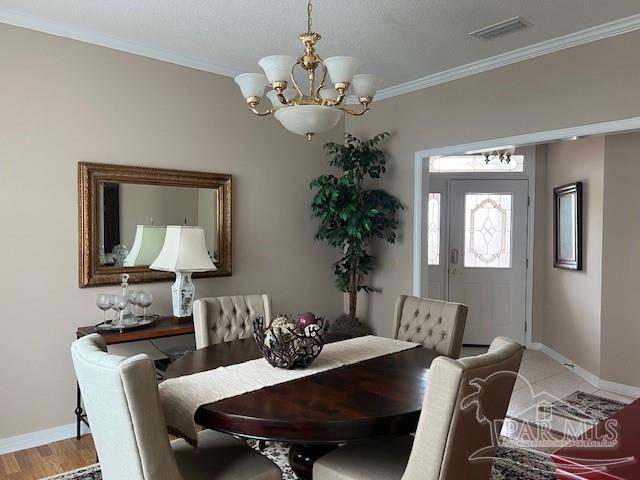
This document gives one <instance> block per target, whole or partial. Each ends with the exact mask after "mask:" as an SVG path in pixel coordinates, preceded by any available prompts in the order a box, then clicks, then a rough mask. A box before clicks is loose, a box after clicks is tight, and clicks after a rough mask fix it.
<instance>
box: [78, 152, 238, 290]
mask: <svg viewBox="0 0 640 480" xmlns="http://www.w3.org/2000/svg"><path fill="white" fill-rule="evenodd" d="M78 187H79V189H78V193H79V239H78V240H79V281H80V287H81V288H85V287H95V286H99V285H116V284H119V283H120V275H121V274H123V273H128V274H129V283H144V282H155V281H162V280H169V279H172V278H173V277H174V274H173V273H171V272H162V271H156V270H151V269H150V268H149V265H150V264H151V262H152V261H153V260H154V259H155V257H156V256H157V254H158V253H159V252H160V249H161V248H162V244H163V242H164V231H165V230H166V227H167V226H168V225H199V226H201V227H203V228H204V231H205V238H206V243H207V250H208V252H209V256H210V257H211V258H212V260H213V263H214V265H215V266H216V268H217V270H215V271H212V272H204V273H196V274H194V277H195V278H199V277H200V278H201V277H220V276H228V275H231V257H232V256H231V175H225V174H219V173H207V172H191V171H186V170H169V169H159V168H147V167H129V166H122V165H110V164H99V163H84V162H81V163H79V164H78Z"/></svg>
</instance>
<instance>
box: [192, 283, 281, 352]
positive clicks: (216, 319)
mask: <svg viewBox="0 0 640 480" xmlns="http://www.w3.org/2000/svg"><path fill="white" fill-rule="evenodd" d="M260 316H262V317H264V320H265V325H269V324H270V323H271V299H270V298H269V296H268V295H236V296H232V297H211V298H200V299H198V300H196V301H195V302H194V304H193V325H194V327H195V335H196V348H198V349H200V348H204V347H207V346H209V345H215V344H217V343H222V342H230V341H231V340H238V339H241V338H249V337H251V335H253V321H254V319H255V318H256V317H260Z"/></svg>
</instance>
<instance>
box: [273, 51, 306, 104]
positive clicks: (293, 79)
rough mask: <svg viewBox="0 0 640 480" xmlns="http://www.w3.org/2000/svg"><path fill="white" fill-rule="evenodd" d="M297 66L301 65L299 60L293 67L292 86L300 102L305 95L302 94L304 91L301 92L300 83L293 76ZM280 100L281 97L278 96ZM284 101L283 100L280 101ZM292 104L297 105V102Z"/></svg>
mask: <svg viewBox="0 0 640 480" xmlns="http://www.w3.org/2000/svg"><path fill="white" fill-rule="evenodd" d="M296 65H300V60H298V61H297V62H296V63H295V64H294V65H293V67H291V84H292V85H293V88H295V89H296V91H297V92H298V97H299V98H300V100H302V99H303V98H304V95H303V94H302V90H300V87H299V86H298V82H296V79H295V78H294V76H293V71H294V69H295V68H296ZM278 98H280V96H278ZM280 101H282V100H280ZM291 103H295V102H291Z"/></svg>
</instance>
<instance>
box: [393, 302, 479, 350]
mask: <svg viewBox="0 0 640 480" xmlns="http://www.w3.org/2000/svg"><path fill="white" fill-rule="evenodd" d="M468 310H469V309H468V308H467V306H466V305H462V304H461V303H452V302H442V301H440V300H429V299H426V298H420V297H410V296H407V295H400V297H398V300H396V305H395V312H394V315H395V320H394V326H393V333H394V336H395V338H397V339H399V340H406V341H407V342H416V343H421V344H423V345H424V346H425V347H427V348H430V349H432V350H435V351H436V352H438V353H441V354H443V355H446V356H447V357H451V358H458V357H459V356H460V348H461V347H462V336H463V335H464V326H465V323H466V321H467V312H468Z"/></svg>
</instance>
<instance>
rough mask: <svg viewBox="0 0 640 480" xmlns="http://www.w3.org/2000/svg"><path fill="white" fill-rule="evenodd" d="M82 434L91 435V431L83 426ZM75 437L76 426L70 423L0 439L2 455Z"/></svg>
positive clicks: (0, 452)
mask: <svg viewBox="0 0 640 480" xmlns="http://www.w3.org/2000/svg"><path fill="white" fill-rule="evenodd" d="M81 433H82V435H84V434H85V433H89V429H88V428H87V426H86V425H85V424H82V430H81ZM75 436H76V424H75V423H69V424H68V425H60V426H59V427H53V428H48V429H46V430H40V431H39V432H31V433H25V434H23V435H16V436H15V437H8V438H0V455H3V454H5V453H11V452H17V451H19V450H25V449H27V448H33V447H38V446H40V445H45V444H47V443H51V442H57V441H59V440H66V439H67V438H75Z"/></svg>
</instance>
